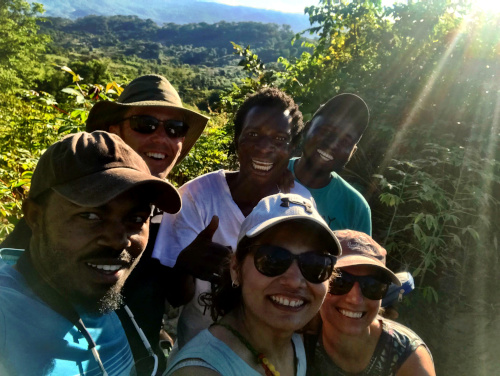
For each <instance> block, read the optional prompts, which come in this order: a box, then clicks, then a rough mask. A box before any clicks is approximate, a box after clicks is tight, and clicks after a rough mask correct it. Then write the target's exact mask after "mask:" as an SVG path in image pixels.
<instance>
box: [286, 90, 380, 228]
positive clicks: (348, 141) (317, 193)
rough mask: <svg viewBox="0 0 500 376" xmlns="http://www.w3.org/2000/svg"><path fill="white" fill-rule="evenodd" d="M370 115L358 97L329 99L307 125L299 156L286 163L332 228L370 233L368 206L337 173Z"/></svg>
mask: <svg viewBox="0 0 500 376" xmlns="http://www.w3.org/2000/svg"><path fill="white" fill-rule="evenodd" d="M369 117H370V115H369V110H368V106H367V105H366V103H365V102H364V101H363V99H361V98H360V97H359V96H357V95H354V94H340V95H337V96H335V97H333V98H331V99H330V100H329V101H328V102H326V104H324V105H323V106H321V107H320V108H319V109H318V110H317V111H316V113H315V114H314V116H313V118H312V119H311V121H310V123H309V124H308V125H309V129H308V131H307V133H306V135H305V141H304V147H303V149H302V156H301V157H300V158H292V159H291V160H290V163H289V165H288V168H289V169H290V171H292V173H293V175H294V177H295V179H296V180H297V181H298V182H299V183H301V184H303V185H304V186H306V187H307V188H308V189H309V191H310V192H311V194H312V196H313V198H314V200H315V201H316V205H317V206H318V211H319V213H320V214H321V215H322V216H323V218H324V219H325V221H326V222H327V223H328V225H329V226H330V228H331V229H332V230H342V229H351V230H356V231H361V232H364V233H366V234H368V235H371V233H372V226H371V211H370V206H369V205H368V203H367V202H366V200H365V199H364V197H363V196H362V195H361V194H360V193H359V192H358V191H357V190H356V189H355V188H354V187H352V186H351V185H350V184H349V183H348V182H346V181H345V180H344V179H342V178H341V177H340V176H339V175H338V173H339V172H340V171H342V169H343V168H344V167H345V165H346V164H347V163H348V162H349V160H350V159H351V157H352V156H353V155H354V153H355V152H356V149H357V144H358V142H359V140H360V139H361V136H362V135H363V132H364V131H365V129H366V127H367V126H368V120H369Z"/></svg>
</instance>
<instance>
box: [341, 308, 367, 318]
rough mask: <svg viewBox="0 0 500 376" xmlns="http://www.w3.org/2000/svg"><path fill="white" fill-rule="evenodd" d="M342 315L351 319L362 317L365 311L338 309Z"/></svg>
mask: <svg viewBox="0 0 500 376" xmlns="http://www.w3.org/2000/svg"><path fill="white" fill-rule="evenodd" d="M338 311H339V312H340V314H341V315H343V316H346V317H349V318H351V319H360V318H361V317H363V312H353V311H347V310H345V309H339V310H338Z"/></svg>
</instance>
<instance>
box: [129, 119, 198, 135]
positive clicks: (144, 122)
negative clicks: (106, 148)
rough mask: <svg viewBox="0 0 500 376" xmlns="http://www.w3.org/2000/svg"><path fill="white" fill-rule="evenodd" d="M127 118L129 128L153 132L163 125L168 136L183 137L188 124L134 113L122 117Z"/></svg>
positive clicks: (139, 131)
mask: <svg viewBox="0 0 500 376" xmlns="http://www.w3.org/2000/svg"><path fill="white" fill-rule="evenodd" d="M125 120H128V121H129V123H130V128H131V129H132V130H133V131H135V132H138V133H142V134H151V133H154V132H155V131H156V130H157V129H158V128H159V127H160V126H162V125H163V127H164V128H165V132H166V133H167V136H168V137H169V138H181V137H185V136H186V134H187V132H188V130H189V126H188V125H187V124H185V123H184V122H182V121H181V120H174V119H168V120H158V119H157V118H155V117H153V116H149V115H134V116H130V117H128V118H125V119H123V121H125Z"/></svg>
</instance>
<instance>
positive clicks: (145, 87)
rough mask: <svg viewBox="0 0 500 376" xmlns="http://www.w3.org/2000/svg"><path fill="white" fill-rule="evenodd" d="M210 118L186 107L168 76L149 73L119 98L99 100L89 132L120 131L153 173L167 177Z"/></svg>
mask: <svg viewBox="0 0 500 376" xmlns="http://www.w3.org/2000/svg"><path fill="white" fill-rule="evenodd" d="M208 119H209V118H208V117H207V116H204V115H201V114H199V113H197V112H195V111H192V110H189V109H187V108H185V107H184V106H183V105H182V102H181V99H180V97H179V94H178V93H177V91H176V90H175V89H174V87H173V86H172V85H171V84H170V82H168V80H167V79H166V78H165V77H162V76H159V75H155V74H150V75H145V76H141V77H138V78H136V79H135V80H133V81H131V82H130V83H129V84H128V85H127V87H126V88H125V90H123V92H122V94H121V95H120V97H119V98H118V100H117V101H115V102H111V101H101V102H97V103H96V104H95V105H94V107H93V108H92V110H91V111H90V113H89V117H88V119H87V126H86V131H87V132H93V131H96V130H103V131H108V132H111V133H115V134H117V135H118V136H120V137H121V138H122V139H123V140H124V141H125V143H127V144H128V145H129V146H131V147H132V149H134V150H135V151H136V152H137V153H138V154H139V155H140V156H141V157H142V158H143V159H144V160H145V161H146V163H147V164H148V166H149V169H150V170H151V173H152V174H153V175H155V176H157V177H160V178H165V177H166V176H167V175H168V173H169V172H170V170H171V169H172V168H173V167H174V166H175V165H176V164H178V163H180V162H181V161H182V160H183V159H184V157H185V156H186V155H187V154H188V153H189V150H190V149H191V148H192V147H193V145H194V143H195V142H196V140H197V139H198V137H200V135H201V133H202V132H203V129H204V128H205V126H206V125H207V122H208ZM162 125H163V127H162ZM158 128H160V129H158Z"/></svg>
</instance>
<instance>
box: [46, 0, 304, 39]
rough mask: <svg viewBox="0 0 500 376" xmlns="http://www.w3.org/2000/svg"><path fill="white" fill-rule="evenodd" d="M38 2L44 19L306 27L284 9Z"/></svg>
mask: <svg viewBox="0 0 500 376" xmlns="http://www.w3.org/2000/svg"><path fill="white" fill-rule="evenodd" d="M38 2H39V3H41V4H43V5H44V7H45V9H46V11H47V16H50V17H62V18H70V19H76V18H81V17H85V16H89V15H99V16H113V15H135V16H139V17H140V18H143V19H148V18H149V19H152V20H153V21H154V22H156V23H157V24H158V25H162V24H164V23H171V22H175V23H176V24H187V23H200V22H206V23H217V22H220V21H226V22H249V21H250V22H251V21H254V22H255V21H258V22H264V23H275V24H278V25H291V27H292V29H293V30H294V31H295V32H299V31H301V30H304V29H305V28H307V27H308V25H309V23H308V19H307V16H304V15H303V14H293V13H286V10H284V12H277V11H273V10H267V9H257V8H249V7H243V6H230V5H225V4H219V3H212V2H204V1H199V0H182V1H178V0H150V1H148V2H147V3H140V2H137V1H134V0H122V1H120V3H119V5H117V2H116V0H87V1H71V0H41V1H38Z"/></svg>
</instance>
